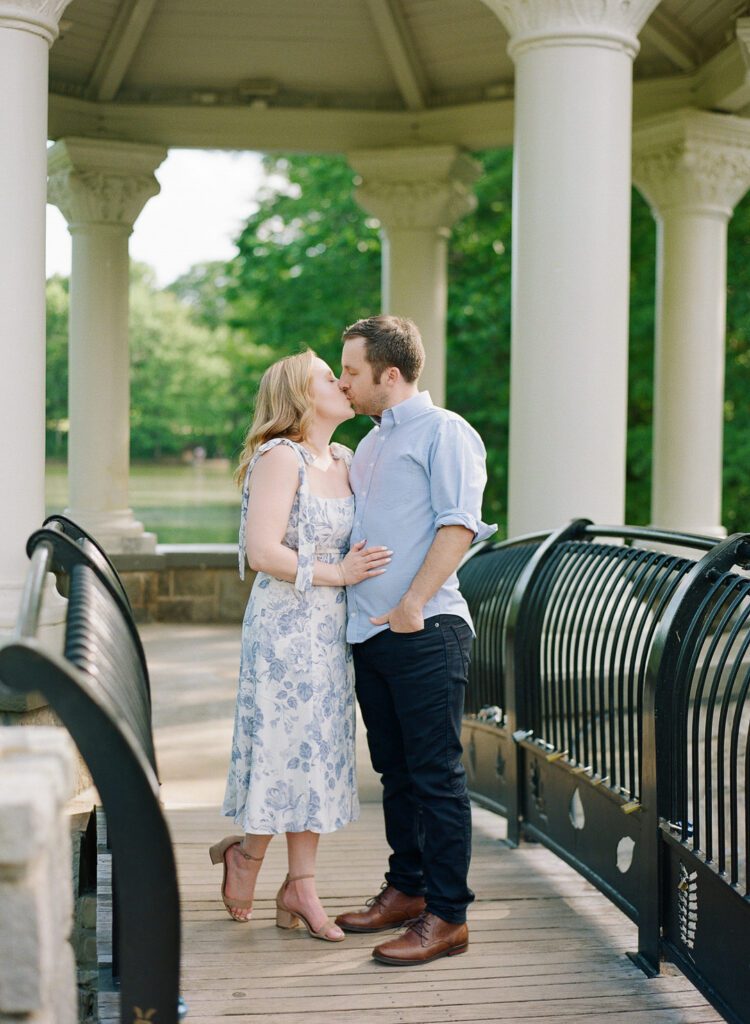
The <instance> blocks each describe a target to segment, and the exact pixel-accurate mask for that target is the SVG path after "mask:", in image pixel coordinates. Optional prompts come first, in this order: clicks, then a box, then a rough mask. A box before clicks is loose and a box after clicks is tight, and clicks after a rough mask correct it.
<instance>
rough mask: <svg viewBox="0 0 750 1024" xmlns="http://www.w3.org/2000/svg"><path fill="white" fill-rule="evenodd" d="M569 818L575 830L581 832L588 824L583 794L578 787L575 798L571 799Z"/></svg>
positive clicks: (574, 794)
mask: <svg viewBox="0 0 750 1024" xmlns="http://www.w3.org/2000/svg"><path fill="white" fill-rule="evenodd" d="M568 817H569V818H570V824H571V825H572V826H573V828H575V829H578V830H580V829H582V828H583V827H584V825H585V824H586V814H585V813H584V810H583V801H582V800H581V794H580V793H579V791H578V787H576V790H575V792H574V793H573V796H572V797H571V798H570V808H569V809H568Z"/></svg>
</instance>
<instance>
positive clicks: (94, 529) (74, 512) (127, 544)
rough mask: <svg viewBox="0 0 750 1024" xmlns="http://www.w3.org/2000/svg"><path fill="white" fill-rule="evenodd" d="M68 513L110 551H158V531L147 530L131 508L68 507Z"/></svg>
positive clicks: (133, 552) (131, 552)
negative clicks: (149, 531) (96, 509)
mask: <svg viewBox="0 0 750 1024" xmlns="http://www.w3.org/2000/svg"><path fill="white" fill-rule="evenodd" d="M65 515H66V516H69V517H70V518H71V519H72V520H73V521H74V522H75V523H78V525H79V526H81V527H83V529H84V530H85V531H86V532H87V533H90V534H91V536H92V537H93V538H94V540H95V541H96V542H97V544H99V545H101V547H103V548H104V550H105V551H106V552H107V554H108V555H123V554H133V555H140V554H150V553H153V552H155V551H156V534H155V533H148V532H147V531H146V530H145V529H144V527H143V523H140V522H138V520H137V519H136V518H135V516H134V515H133V510H132V509H130V508H121V509H107V510H106V511H105V512H102V511H89V510H86V509H75V508H66V509H65Z"/></svg>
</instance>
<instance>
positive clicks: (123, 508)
mask: <svg viewBox="0 0 750 1024" xmlns="http://www.w3.org/2000/svg"><path fill="white" fill-rule="evenodd" d="M166 155H167V153H166V150H165V149H162V148H161V147H159V146H139V145H133V144H131V143H125V142H98V141H96V140H93V139H65V140H63V141H61V142H57V143H56V144H55V145H54V146H53V147H52V149H51V150H50V152H49V175H50V177H49V189H48V193H49V201H50V202H51V203H54V204H55V206H58V207H59V208H60V210H61V211H62V213H63V215H64V216H65V218H66V220H67V221H68V228H69V230H70V233H71V235H72V236H73V262H72V271H71V278H70V324H69V338H70V354H69V360H70V384H69V392H68V393H69V418H70V433H69V435H68V480H69V487H70V497H69V501H70V507H69V509H68V510H67V512H68V514H69V515H70V516H71V517H72V518H73V519H75V520H76V522H78V523H80V525H81V526H83V527H84V529H86V530H88V531H89V532H90V533H92V534H93V536H94V537H95V538H96V539H97V540H98V541H99V542H100V543H101V544H102V545H103V546H104V547H105V548H106V549H107V550H108V551H109V552H119V551H149V550H153V549H154V547H155V545H156V538H155V536H154V534H147V533H145V532H144V530H143V525H142V523H139V522H137V520H136V519H135V518H134V517H133V513H132V510H131V509H130V508H129V506H128V477H129V470H130V360H129V348H128V302H129V287H130V283H129V270H130V260H129V256H128V238H129V236H130V233H131V231H132V230H133V224H134V223H135V220H136V218H137V217H138V214H139V213H140V212H141V210H142V209H143V207H144V205H145V203H146V201H147V200H148V199H150V198H151V196H154V195H156V194H157V192H158V191H159V184H158V182H157V180H156V178H155V177H154V171H155V170H156V168H157V167H158V166H159V164H160V163H161V162H162V160H164V158H165V157H166Z"/></svg>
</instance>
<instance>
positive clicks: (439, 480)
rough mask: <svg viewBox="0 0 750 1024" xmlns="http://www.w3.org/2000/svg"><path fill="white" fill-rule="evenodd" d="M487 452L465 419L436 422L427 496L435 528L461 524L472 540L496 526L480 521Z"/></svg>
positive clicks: (495, 529)
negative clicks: (437, 424)
mask: <svg viewBox="0 0 750 1024" xmlns="http://www.w3.org/2000/svg"><path fill="white" fill-rule="evenodd" d="M486 463H487V453H486V451H485V448H484V444H483V443H482V439H481V437H480V436H479V434H478V433H477V432H476V430H474V428H473V427H471V426H469V424H468V423H466V421H465V420H462V419H458V418H456V419H449V420H446V421H445V422H444V423H442V424H441V425H440V428H439V429H438V431H437V434H436V436H435V440H434V442H433V445H432V448H431V452H430V495H431V500H432V507H433V510H434V512H435V529H436V530H439V529H440V527H441V526H465V527H466V529H467V530H471V532H472V533H473V534H474V541H473V543H477V542H479V541H482V540H487V539H488V538H489V537H491V536H492V535H493V534H494V533H495V532H496V531H497V525H496V524H494V523H492V524H487V523H485V522H483V521H482V495H483V494H484V488H485V485H486V483H487V468H486Z"/></svg>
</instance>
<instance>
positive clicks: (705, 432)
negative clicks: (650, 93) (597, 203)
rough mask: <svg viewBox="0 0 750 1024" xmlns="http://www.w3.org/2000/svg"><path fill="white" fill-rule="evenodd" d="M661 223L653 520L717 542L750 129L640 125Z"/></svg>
mask: <svg viewBox="0 0 750 1024" xmlns="http://www.w3.org/2000/svg"><path fill="white" fill-rule="evenodd" d="M633 178H634V181H635V184H636V186H637V187H638V189H639V190H640V191H641V192H642V193H643V195H644V196H645V197H646V199H647V200H648V202H649V204H650V206H651V210H652V213H653V215H654V218H655V219H656V223H657V232H658V239H659V241H658V253H657V263H658V266H657V293H658V294H657V322H656V339H655V361H654V362H655V369H654V440H653V452H654V459H653V473H652V479H653V484H652V493H651V520H652V522H653V523H654V525H657V526H661V527H665V528H668V529H675V530H683V531H694V532H696V533H707V534H713V535H715V536H722V535H723V534H724V533H725V531H724V529H723V527H722V525H721V483H722V449H723V432H724V431H723V425H724V415H723V411H724V360H725V333H726V283H727V282H726V267H727V224H728V222H729V218H730V217H731V216H732V212H733V210H734V207H735V205H736V204H737V203H738V202H739V200H740V199H741V198H742V196H743V195H744V194H745V192H746V191H747V190H748V188H750V124H748V122H747V121H745V120H742V119H740V118H736V117H731V116H729V115H726V114H711V113H705V112H702V111H697V110H680V111H677V112H676V113H674V114H670V115H668V116H665V117H659V118H654V119H653V120H650V121H646V122H643V123H642V124H640V125H638V126H637V127H636V131H635V134H634V160H633Z"/></svg>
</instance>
